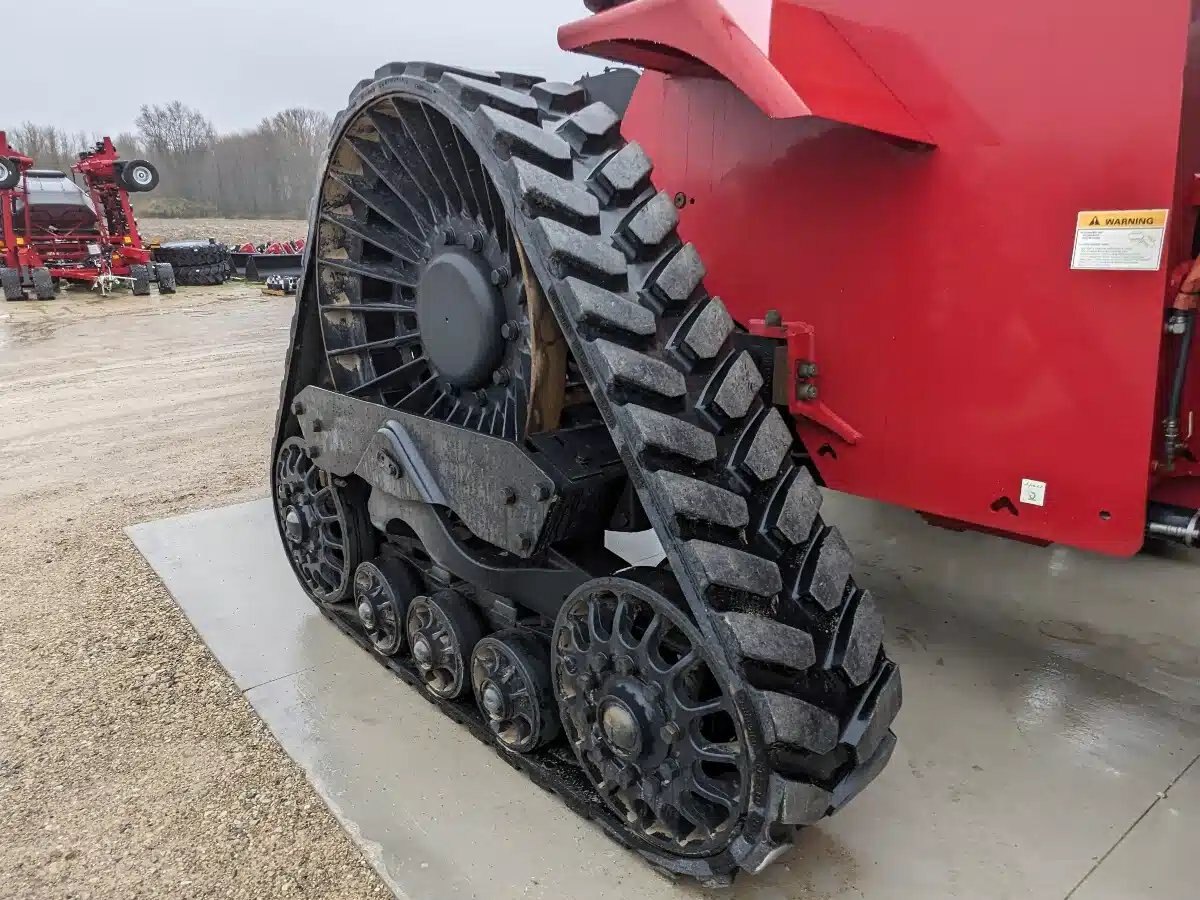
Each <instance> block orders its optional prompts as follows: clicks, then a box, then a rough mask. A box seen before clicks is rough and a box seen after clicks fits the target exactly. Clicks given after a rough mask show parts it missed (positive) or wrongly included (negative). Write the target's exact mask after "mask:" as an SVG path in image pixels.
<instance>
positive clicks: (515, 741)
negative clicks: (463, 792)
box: [471, 628, 560, 753]
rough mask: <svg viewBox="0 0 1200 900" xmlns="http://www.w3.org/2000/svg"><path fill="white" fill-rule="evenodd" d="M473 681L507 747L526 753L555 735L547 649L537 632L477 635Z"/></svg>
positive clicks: (494, 731) (481, 705)
mask: <svg viewBox="0 0 1200 900" xmlns="http://www.w3.org/2000/svg"><path fill="white" fill-rule="evenodd" d="M471 684H472V686H473V687H474V689H475V699H476V700H477V701H478V703H479V708H480V709H481V710H483V713H484V715H485V716H487V719H488V726H489V727H490V728H491V729H492V734H494V735H495V736H496V740H498V741H499V742H500V745H501V746H502V747H504V748H505V749H507V750H512V751H513V752H515V753H529V752H530V751H532V750H536V749H537V748H538V747H541V746H542V745H543V744H546V743H548V742H550V741H552V740H554V738H556V737H557V736H558V734H559V730H560V729H559V722H558V715H557V712H556V710H555V708H554V693H553V691H552V689H551V685H550V653H549V650H548V649H547V647H546V646H545V643H544V641H543V640H542V639H539V638H538V637H537V636H536V635H534V634H531V633H530V632H527V631H523V630H521V629H519V628H513V629H509V630H508V631H501V632H498V633H497V634H493V635H490V636H489V637H485V638H484V639H483V640H481V641H480V642H479V643H478V644H476V645H475V652H474V653H473V654H471Z"/></svg>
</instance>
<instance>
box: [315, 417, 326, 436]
mask: <svg viewBox="0 0 1200 900" xmlns="http://www.w3.org/2000/svg"><path fill="white" fill-rule="evenodd" d="M312 430H313V433H314V434H320V433H321V432H322V431H324V430H325V423H323V422H322V421H321V420H320V419H313V420H312Z"/></svg>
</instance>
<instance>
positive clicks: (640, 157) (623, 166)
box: [591, 141, 654, 205]
mask: <svg viewBox="0 0 1200 900" xmlns="http://www.w3.org/2000/svg"><path fill="white" fill-rule="evenodd" d="M653 171H654V164H653V163H652V162H651V161H650V157H648V156H647V155H646V151H645V150H643V149H642V145H641V144H639V143H638V142H637V141H631V142H630V143H628V144H626V145H625V146H624V147H622V148H621V149H620V150H618V151H617V152H616V153H615V154H613V155H612V156H611V157H609V158H608V159H607V160H605V161H604V162H603V163H601V164H600V165H599V166H597V167H596V170H595V171H594V172H593V173H592V177H591V181H592V184H593V185H594V186H595V188H596V189H597V190H598V191H600V193H602V194H603V199H604V202H605V205H617V204H625V203H629V202H630V201H632V200H633V199H634V198H635V197H637V196H638V195H639V194H641V193H642V192H643V191H645V190H646V189H647V188H648V187H649V186H650V174H651V173H652V172H653Z"/></svg>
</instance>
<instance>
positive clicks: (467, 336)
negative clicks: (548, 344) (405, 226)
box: [417, 247, 505, 390]
mask: <svg viewBox="0 0 1200 900" xmlns="http://www.w3.org/2000/svg"><path fill="white" fill-rule="evenodd" d="M490 273H491V268H490V266H489V265H488V262H487V260H486V259H485V258H484V257H483V256H482V255H481V254H479V253H476V252H474V251H472V250H468V249H465V248H462V247H447V248H445V249H444V250H442V251H441V252H439V253H438V254H437V255H435V256H434V257H433V259H431V260H430V261H429V263H428V265H426V267H425V271H424V273H423V274H422V276H421V281H420V283H419V284H418V286H417V322H418V324H419V326H420V329H421V339H422V341H423V343H424V346H425V353H426V355H427V356H428V358H429V362H430V364H431V365H432V366H433V368H434V369H435V370H436V371H437V373H438V375H439V376H440V377H441V378H442V379H443V380H444V381H447V382H449V383H450V384H452V385H454V386H455V387H458V388H466V389H470V390H474V389H476V388H481V387H483V386H484V385H487V384H491V383H492V374H493V372H495V371H496V370H497V367H498V366H499V364H500V361H501V360H502V359H503V357H504V349H505V341H504V337H503V335H502V334H501V332H500V329H501V328H502V326H503V325H504V322H505V309H504V300H503V298H502V297H501V295H500V291H499V290H498V289H497V288H496V287H495V286H494V285H493V284H492V282H491V275H490Z"/></svg>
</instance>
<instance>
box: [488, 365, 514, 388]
mask: <svg viewBox="0 0 1200 900" xmlns="http://www.w3.org/2000/svg"><path fill="white" fill-rule="evenodd" d="M511 377H512V375H511V374H510V373H509V371H508V369H507V368H505V367H504V366H501V367H500V368H499V369H497V370H496V371H495V372H493V373H492V384H508V380H509V378H511Z"/></svg>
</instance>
